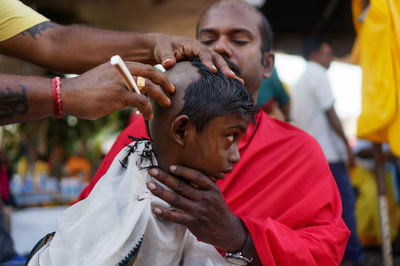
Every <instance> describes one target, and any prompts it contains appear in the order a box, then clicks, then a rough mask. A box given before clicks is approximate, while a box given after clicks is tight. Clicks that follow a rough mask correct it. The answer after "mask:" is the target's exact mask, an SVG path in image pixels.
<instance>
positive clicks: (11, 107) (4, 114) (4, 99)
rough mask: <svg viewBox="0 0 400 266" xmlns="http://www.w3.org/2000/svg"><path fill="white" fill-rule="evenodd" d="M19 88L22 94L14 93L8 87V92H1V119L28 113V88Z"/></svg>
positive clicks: (21, 86)
mask: <svg viewBox="0 0 400 266" xmlns="http://www.w3.org/2000/svg"><path fill="white" fill-rule="evenodd" d="M19 87H20V88H21V89H22V90H21V92H20V93H19V92H15V91H13V90H12V89H11V88H10V87H6V89H7V91H6V92H4V91H0V119H6V118H10V117H12V116H14V115H15V114H19V115H23V114H26V113H28V109H29V108H28V98H27V97H26V87H25V86H23V85H19Z"/></svg>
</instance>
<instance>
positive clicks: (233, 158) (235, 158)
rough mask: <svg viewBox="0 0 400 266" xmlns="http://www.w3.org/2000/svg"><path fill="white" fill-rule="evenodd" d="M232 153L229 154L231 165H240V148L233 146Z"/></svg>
mask: <svg viewBox="0 0 400 266" xmlns="http://www.w3.org/2000/svg"><path fill="white" fill-rule="evenodd" d="M233 146H234V147H233V148H232V150H231V152H230V153H229V162H230V163H231V164H235V163H238V162H239V161H240V153H239V146H238V145H233Z"/></svg>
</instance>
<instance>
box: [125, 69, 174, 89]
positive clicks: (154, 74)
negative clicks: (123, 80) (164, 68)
mask: <svg viewBox="0 0 400 266" xmlns="http://www.w3.org/2000/svg"><path fill="white" fill-rule="evenodd" d="M127 66H128V69H129V71H130V72H131V74H132V75H134V76H142V77H144V78H147V79H149V80H151V81H152V82H153V83H155V84H157V85H159V86H161V88H162V89H163V90H164V91H165V92H167V93H174V92H175V86H174V85H173V84H172V83H171V82H170V81H169V80H168V78H167V77H166V76H165V75H164V74H163V73H161V72H160V71H158V70H156V69H154V68H153V67H152V66H150V65H144V64H139V63H135V62H127Z"/></svg>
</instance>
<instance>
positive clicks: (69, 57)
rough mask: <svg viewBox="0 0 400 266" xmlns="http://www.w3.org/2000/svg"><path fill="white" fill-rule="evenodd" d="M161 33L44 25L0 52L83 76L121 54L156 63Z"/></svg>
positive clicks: (3, 45) (2, 46) (1, 47)
mask: <svg viewBox="0 0 400 266" xmlns="http://www.w3.org/2000/svg"><path fill="white" fill-rule="evenodd" d="M160 36H162V34H161V33H137V32H122V31H121V32H120V31H110V30H102V29H95V28H89V27H85V26H78V25H76V26H61V25H58V24H55V23H52V22H44V23H42V24H39V25H37V26H34V27H32V28H30V29H29V30H27V31H25V32H22V33H20V34H18V35H16V36H14V37H13V38H10V39H9V40H6V41H4V42H2V43H0V51H1V52H3V53H5V54H8V55H11V56H15V57H18V58H21V59H24V60H28V61H31V62H33V63H36V64H38V65H41V66H43V67H46V68H50V69H52V70H56V71H60V72H64V73H82V72H85V71H87V70H89V69H91V68H93V67H96V66H97V65H100V64H102V63H104V62H106V61H108V60H109V59H110V57H111V56H113V55H115V54H119V55H120V56H121V57H122V58H123V59H124V60H129V61H138V62H145V63H155V60H154V55H153V50H154V45H155V43H156V40H157V39H158V38H159V37H160Z"/></svg>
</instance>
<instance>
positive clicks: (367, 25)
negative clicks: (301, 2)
mask: <svg viewBox="0 0 400 266" xmlns="http://www.w3.org/2000/svg"><path fill="white" fill-rule="evenodd" d="M355 2H357V1H355ZM353 10H354V6H353ZM355 11H357V10H355ZM358 34H359V36H358V41H359V49H360V50H359V60H360V61H359V63H360V66H361V68H362V73H363V74H362V100H361V115H360V117H359V119H358V125H357V135H358V137H360V138H363V139H368V140H371V141H374V142H377V143H383V142H386V143H389V145H390V147H391V149H392V152H393V153H394V154H396V155H397V156H400V110H399V103H400V1H399V0H371V1H370V8H369V11H368V13H367V15H366V17H365V20H364V22H363V23H362V25H361V26H360V27H359V33H358Z"/></svg>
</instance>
